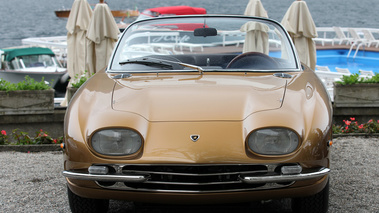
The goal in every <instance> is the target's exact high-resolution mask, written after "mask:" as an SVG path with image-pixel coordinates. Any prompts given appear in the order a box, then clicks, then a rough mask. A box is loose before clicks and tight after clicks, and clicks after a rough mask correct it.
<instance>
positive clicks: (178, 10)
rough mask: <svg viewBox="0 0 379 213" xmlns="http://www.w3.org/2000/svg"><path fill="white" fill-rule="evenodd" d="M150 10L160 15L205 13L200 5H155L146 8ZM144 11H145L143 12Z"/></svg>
mask: <svg viewBox="0 0 379 213" xmlns="http://www.w3.org/2000/svg"><path fill="white" fill-rule="evenodd" d="M146 10H148V11H151V12H155V13H158V14H160V15H165V14H175V15H194V14H206V13H207V10H206V9H204V8H201V7H190V6H169V7H156V8H150V9H146ZM143 13H145V11H144V12H143Z"/></svg>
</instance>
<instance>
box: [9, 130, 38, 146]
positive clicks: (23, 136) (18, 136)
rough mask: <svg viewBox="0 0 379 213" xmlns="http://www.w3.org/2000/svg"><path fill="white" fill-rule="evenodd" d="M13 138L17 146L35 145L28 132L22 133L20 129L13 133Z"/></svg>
mask: <svg viewBox="0 0 379 213" xmlns="http://www.w3.org/2000/svg"><path fill="white" fill-rule="evenodd" d="M12 135H13V138H14V139H15V140H16V145H29V144H32V143H33V140H32V139H31V138H30V137H29V135H28V133H27V132H22V131H21V130H19V129H14V130H13V131H12Z"/></svg>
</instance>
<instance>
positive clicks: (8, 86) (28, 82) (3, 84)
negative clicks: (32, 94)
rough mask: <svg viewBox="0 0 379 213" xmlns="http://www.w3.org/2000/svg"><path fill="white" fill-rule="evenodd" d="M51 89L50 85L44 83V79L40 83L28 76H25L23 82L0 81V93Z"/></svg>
mask: <svg viewBox="0 0 379 213" xmlns="http://www.w3.org/2000/svg"><path fill="white" fill-rule="evenodd" d="M48 89H51V87H50V85H48V84H46V83H45V80H44V78H42V80H41V81H35V80H34V79H33V78H31V77H29V76H28V75H27V76H25V80H23V81H21V82H18V83H11V82H9V81H6V80H3V79H0V90H1V91H6V92H9V91H16V90H48Z"/></svg>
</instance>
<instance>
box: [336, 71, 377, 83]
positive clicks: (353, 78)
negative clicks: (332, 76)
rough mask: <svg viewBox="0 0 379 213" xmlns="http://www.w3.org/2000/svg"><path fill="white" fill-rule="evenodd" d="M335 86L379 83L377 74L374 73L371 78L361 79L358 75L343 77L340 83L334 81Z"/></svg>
mask: <svg viewBox="0 0 379 213" xmlns="http://www.w3.org/2000/svg"><path fill="white" fill-rule="evenodd" d="M336 83H337V84H342V85H351V84H362V83H372V84H373V83H379V73H375V75H374V76H372V77H371V78H369V77H366V78H361V77H360V76H359V74H352V75H344V76H342V78H341V81H336Z"/></svg>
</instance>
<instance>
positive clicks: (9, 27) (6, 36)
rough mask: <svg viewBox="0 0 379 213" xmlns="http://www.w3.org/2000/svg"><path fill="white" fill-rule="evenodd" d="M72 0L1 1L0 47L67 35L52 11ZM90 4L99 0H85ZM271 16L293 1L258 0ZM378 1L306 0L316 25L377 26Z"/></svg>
mask: <svg viewBox="0 0 379 213" xmlns="http://www.w3.org/2000/svg"><path fill="white" fill-rule="evenodd" d="M73 2H74V1H73V0H0V4H1V7H0V48H4V47H11V46H18V45H21V39H24V38H28V37H46V36H62V35H66V33H67V31H66V29H65V27H66V22H67V19H64V18H57V17H56V16H55V14H54V10H58V9H62V8H71V5H72V3H73ZM88 2H89V3H90V4H96V3H98V1H95V0H88ZM248 2H249V0H237V1H231V0H204V1H200V0H160V1H158V0H133V1H132V0H108V1H107V3H108V5H109V7H110V8H111V9H114V10H116V9H127V8H130V9H134V8H135V7H137V8H138V9H139V10H140V11H142V10H144V9H146V8H152V7H159V6H171V5H189V6H194V7H204V8H205V9H207V12H208V13H210V14H243V12H244V10H245V7H246V5H247V3H248ZM261 2H262V4H263V6H264V7H265V9H266V10H267V12H268V15H269V17H270V18H272V19H275V20H277V21H279V22H280V21H281V20H282V17H283V16H284V14H285V12H286V11H287V9H288V7H289V6H290V5H291V3H292V2H293V0H261ZM377 3H378V2H377V0H359V1H357V0H308V1H307V4H308V7H309V10H310V12H311V14H312V16H313V19H314V22H315V24H316V26H317V27H332V26H341V27H368V28H379V16H378V15H377V14H378V12H379V8H378V6H377Z"/></svg>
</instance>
